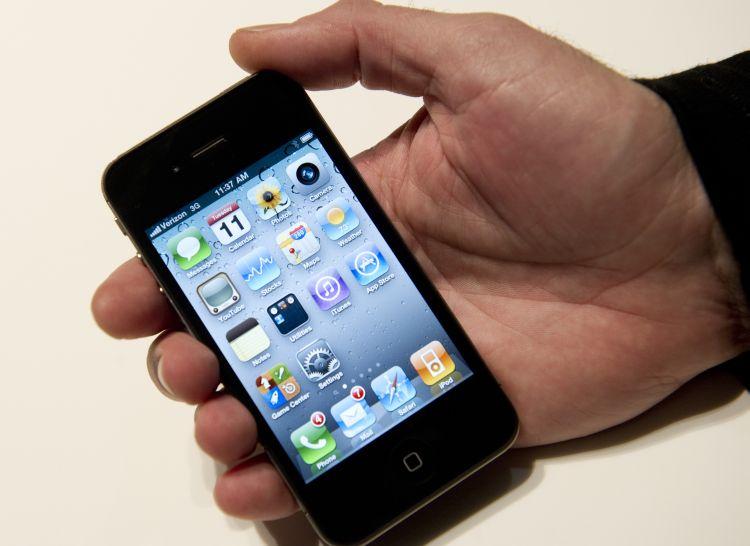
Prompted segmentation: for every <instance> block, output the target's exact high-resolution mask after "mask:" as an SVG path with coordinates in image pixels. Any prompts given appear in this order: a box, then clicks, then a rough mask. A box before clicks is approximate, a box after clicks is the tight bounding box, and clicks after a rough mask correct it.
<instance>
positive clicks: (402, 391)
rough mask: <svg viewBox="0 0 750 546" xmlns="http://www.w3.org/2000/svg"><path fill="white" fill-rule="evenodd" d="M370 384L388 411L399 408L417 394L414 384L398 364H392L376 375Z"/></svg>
mask: <svg viewBox="0 0 750 546" xmlns="http://www.w3.org/2000/svg"><path fill="white" fill-rule="evenodd" d="M370 386H371V387H372V390H373V392H374V393H375V394H376V395H377V396H378V399H379V400H380V403H381V404H382V405H383V407H384V408H385V409H387V410H388V411H393V410H395V409H397V408H400V407H401V406H403V405H404V404H406V403H407V402H408V401H409V400H411V399H412V398H414V397H415V396H416V394H417V390H416V389H415V388H414V385H412V384H411V381H409V378H408V377H406V374H405V373H404V370H402V369H401V367H399V366H393V367H392V368H391V369H390V370H387V371H385V372H383V373H382V374H380V375H379V376H377V377H376V378H375V379H373V380H372V382H371V383H370Z"/></svg>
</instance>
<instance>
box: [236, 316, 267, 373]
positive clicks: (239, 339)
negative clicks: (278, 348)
mask: <svg viewBox="0 0 750 546" xmlns="http://www.w3.org/2000/svg"><path fill="white" fill-rule="evenodd" d="M227 341H228V342H229V346H230V347H231V348H232V350H233V351H234V354H235V355H236V356H237V358H239V359H240V360H241V361H242V362H247V361H248V360H250V359H251V358H253V357H254V356H257V355H259V354H260V353H262V352H263V351H265V350H266V349H268V348H269V347H270V346H271V340H270V339H268V336H267V335H266V332H265V331H264V330H263V328H262V327H261V325H260V324H258V321H257V320H255V319H254V318H252V317H250V318H249V319H245V320H244V321H242V322H241V323H239V324H238V325H237V326H235V327H234V328H232V329H231V330H229V331H228V332H227Z"/></svg>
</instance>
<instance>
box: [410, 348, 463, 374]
mask: <svg viewBox="0 0 750 546" xmlns="http://www.w3.org/2000/svg"><path fill="white" fill-rule="evenodd" d="M409 360H410V361H411V365H412V366H414V369H415V370H417V373H419V376H420V377H421V378H422V381H424V382H425V385H434V384H435V383H437V382H438V381H440V380H441V379H442V378H444V377H445V376H446V375H449V374H451V373H453V371H454V370H455V369H456V365H455V364H454V363H453V359H452V358H451V357H450V355H449V354H448V353H447V351H446V350H445V347H443V344H442V343H440V342H439V341H431V342H429V343H428V344H427V345H425V346H424V347H422V348H421V349H419V350H418V351H417V352H416V353H414V354H413V355H411V358H410V359H409Z"/></svg>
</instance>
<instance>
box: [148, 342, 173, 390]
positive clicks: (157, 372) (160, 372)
mask: <svg viewBox="0 0 750 546" xmlns="http://www.w3.org/2000/svg"><path fill="white" fill-rule="evenodd" d="M162 362H163V358H162V356H161V354H159V352H158V350H156V351H154V352H153V354H151V355H149V366H148V369H149V375H150V376H151V379H153V380H154V383H155V384H156V388H157V389H159V391H161V393H162V394H164V395H165V396H168V397H169V398H172V399H174V400H177V397H176V396H175V394H174V392H172V389H171V388H170V387H169V384H168V383H167V381H166V379H164V366H162Z"/></svg>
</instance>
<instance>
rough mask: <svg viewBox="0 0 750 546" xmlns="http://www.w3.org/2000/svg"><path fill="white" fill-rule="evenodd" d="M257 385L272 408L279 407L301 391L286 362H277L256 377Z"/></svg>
mask: <svg viewBox="0 0 750 546" xmlns="http://www.w3.org/2000/svg"><path fill="white" fill-rule="evenodd" d="M255 386H256V387H257V388H258V391H259V392H260V394H261V395H262V396H263V399H264V400H265V401H266V404H268V407H269V408H271V409H278V408H280V407H281V406H283V405H284V404H286V403H287V402H288V401H289V400H291V399H292V398H294V397H295V396H297V395H298V394H299V393H300V386H299V383H297V380H296V379H295V378H294V376H293V375H292V374H291V372H290V371H289V368H288V367H287V365H286V364H276V366H274V367H273V368H271V369H270V370H268V371H267V372H266V373H264V374H261V375H259V376H258V377H256V378H255Z"/></svg>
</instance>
